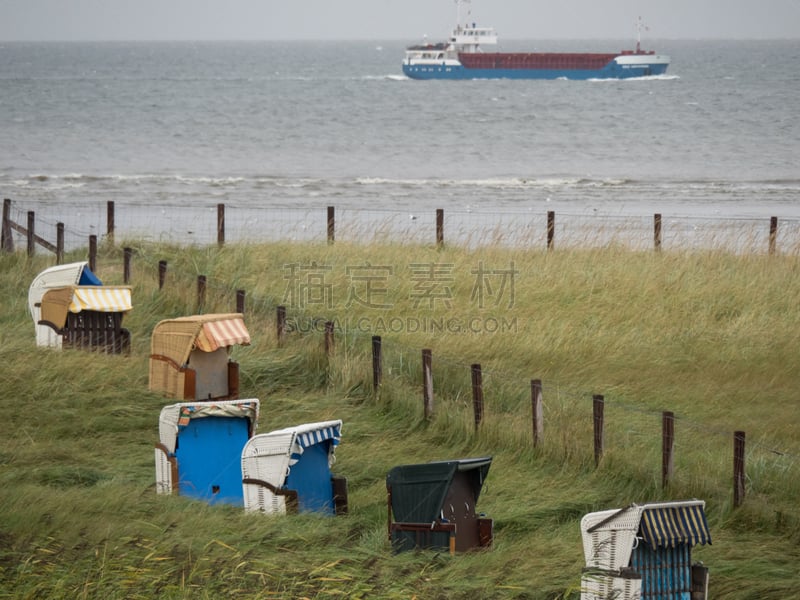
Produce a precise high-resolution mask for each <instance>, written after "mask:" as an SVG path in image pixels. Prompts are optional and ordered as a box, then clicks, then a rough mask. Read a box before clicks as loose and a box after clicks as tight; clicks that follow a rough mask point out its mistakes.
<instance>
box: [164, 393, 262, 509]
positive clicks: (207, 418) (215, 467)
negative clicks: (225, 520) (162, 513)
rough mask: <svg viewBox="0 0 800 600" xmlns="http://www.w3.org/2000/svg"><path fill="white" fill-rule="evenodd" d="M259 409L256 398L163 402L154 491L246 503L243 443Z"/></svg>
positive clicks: (255, 421)
mask: <svg viewBox="0 0 800 600" xmlns="http://www.w3.org/2000/svg"><path fill="white" fill-rule="evenodd" d="M258 411H259V401H258V399H256V398H251V399H248V400H223V401H214V402H181V403H177V404H171V405H169V406H165V407H164V408H163V409H162V410H161V415H160V417H159V422H158V434H159V441H158V443H156V446H155V463H156V492H157V493H159V494H171V493H176V494H178V495H181V496H188V497H190V498H195V499H198V500H203V501H205V502H208V503H209V504H217V503H225V504H232V505H235V506H242V505H243V497H242V468H241V456H242V448H243V447H244V445H245V444H246V443H247V440H248V439H250V438H251V437H252V435H253V433H254V432H255V429H256V426H257V422H258Z"/></svg>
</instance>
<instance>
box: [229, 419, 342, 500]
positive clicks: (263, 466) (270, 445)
mask: <svg viewBox="0 0 800 600" xmlns="http://www.w3.org/2000/svg"><path fill="white" fill-rule="evenodd" d="M341 427H342V421H341V420H336V421H323V422H319V423H306V424H303V425H298V426H296V427H287V428H285V429H279V430H276V431H271V432H269V433H262V434H259V435H256V436H253V437H252V438H251V439H250V440H249V441H248V442H247V444H245V447H244V449H243V450H242V478H243V479H242V487H243V492H244V507H245V510H246V511H248V512H261V513H265V514H286V513H292V512H297V511H298V510H302V509H303V504H304V498H302V497H299V496H298V492H297V490H294V489H287V479H288V477H289V474H290V472H291V469H292V466H294V465H297V464H298V463H299V462H300V461H301V460H302V456H303V454H304V452H305V451H306V450H307V449H308V448H310V447H311V446H315V445H317V444H321V443H325V444H327V447H328V450H327V462H328V465H327V466H328V469H326V470H325V472H322V473H317V474H316V476H317V477H321V478H327V481H326V483H327V484H330V485H331V486H332V493H331V496H332V499H333V502H334V504H335V506H331V507H330V508H331V509H332V510H334V511H335V512H336V513H337V514H340V513H341V512H346V501H347V500H346V480H344V479H343V478H331V474H330V470H329V468H330V466H332V465H333V463H334V461H335V455H334V447H335V445H336V444H338V442H339V438H340V436H341ZM298 469H299V467H298Z"/></svg>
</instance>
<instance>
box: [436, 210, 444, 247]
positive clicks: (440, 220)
mask: <svg viewBox="0 0 800 600" xmlns="http://www.w3.org/2000/svg"><path fill="white" fill-rule="evenodd" d="M442 246H444V209H443V208H437V209H436V247H437V248H441V247H442Z"/></svg>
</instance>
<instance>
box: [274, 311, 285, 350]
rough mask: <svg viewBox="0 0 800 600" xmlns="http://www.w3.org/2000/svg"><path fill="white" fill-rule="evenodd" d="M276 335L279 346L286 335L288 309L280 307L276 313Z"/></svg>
mask: <svg viewBox="0 0 800 600" xmlns="http://www.w3.org/2000/svg"><path fill="white" fill-rule="evenodd" d="M275 329H276V335H277V338H278V345H279V346H280V345H281V343H282V342H283V336H284V334H285V333H286V307H285V306H279V307H278V309H277V313H276V326H275Z"/></svg>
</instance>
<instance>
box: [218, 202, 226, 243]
mask: <svg viewBox="0 0 800 600" xmlns="http://www.w3.org/2000/svg"><path fill="white" fill-rule="evenodd" d="M224 245H225V205H224V204H222V203H220V204H217V246H219V247H220V248H222V247H223V246H224Z"/></svg>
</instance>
